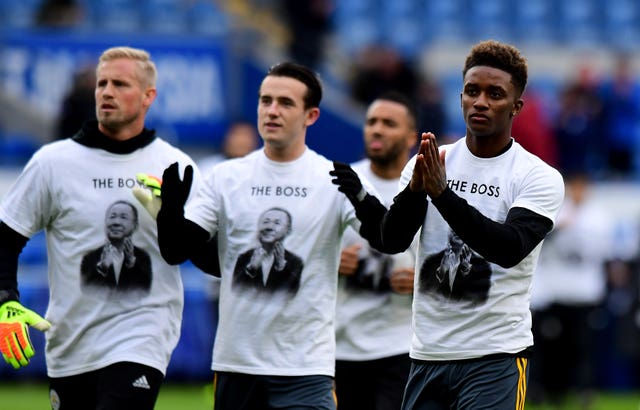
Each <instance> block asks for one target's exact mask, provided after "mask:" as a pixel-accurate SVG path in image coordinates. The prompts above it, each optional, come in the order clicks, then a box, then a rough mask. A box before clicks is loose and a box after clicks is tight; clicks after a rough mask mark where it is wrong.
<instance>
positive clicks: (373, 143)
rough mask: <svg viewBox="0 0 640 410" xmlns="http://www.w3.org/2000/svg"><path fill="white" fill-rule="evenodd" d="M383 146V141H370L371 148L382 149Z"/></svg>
mask: <svg viewBox="0 0 640 410" xmlns="http://www.w3.org/2000/svg"><path fill="white" fill-rule="evenodd" d="M382 148H383V144H382V141H380V140H374V141H371V142H370V143H369V149H373V150H380V149H382Z"/></svg>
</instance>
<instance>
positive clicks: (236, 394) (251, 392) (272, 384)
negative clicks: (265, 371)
mask: <svg viewBox="0 0 640 410" xmlns="http://www.w3.org/2000/svg"><path fill="white" fill-rule="evenodd" d="M213 389H214V405H213V408H214V410H255V409H261V410H268V409H287V410H298V409H300V410H302V409H317V410H336V398H335V391H334V389H333V378H332V377H329V376H320V375H311V376H262V375H253V374H244V373H229V372H215V374H214V379H213Z"/></svg>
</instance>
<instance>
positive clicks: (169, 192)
mask: <svg viewBox="0 0 640 410" xmlns="http://www.w3.org/2000/svg"><path fill="white" fill-rule="evenodd" d="M192 182H193V167H192V166H191V165H187V167H186V168H185V169H184V179H183V180H180V171H179V169H178V163H177V162H174V163H173V164H171V165H169V167H168V168H167V169H165V170H164V172H163V173H162V189H161V194H160V195H161V198H162V208H164V209H165V210H170V211H173V212H176V211H177V212H179V213H184V212H180V210H183V209H184V204H185V203H186V202H187V198H188V197H189V191H190V190H191V183H192Z"/></svg>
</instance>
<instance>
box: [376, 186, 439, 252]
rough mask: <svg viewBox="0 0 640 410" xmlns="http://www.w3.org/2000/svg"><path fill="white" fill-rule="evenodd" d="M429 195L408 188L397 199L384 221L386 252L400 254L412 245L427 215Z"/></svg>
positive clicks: (394, 199)
mask: <svg viewBox="0 0 640 410" xmlns="http://www.w3.org/2000/svg"><path fill="white" fill-rule="evenodd" d="M427 205H428V202H427V194H426V193H425V192H412V191H411V190H410V189H409V186H407V187H406V188H405V189H404V190H403V191H401V192H400V193H399V194H398V195H396V197H395V198H393V203H392V204H391V206H390V207H389V210H388V211H387V213H386V214H385V215H384V218H383V220H382V243H383V247H384V250H385V252H387V253H399V252H403V251H405V250H406V249H407V248H409V246H410V245H411V242H412V241H413V238H414V237H415V235H416V233H417V232H418V230H419V229H420V227H421V226H422V223H423V222H424V218H425V215H426V214H427Z"/></svg>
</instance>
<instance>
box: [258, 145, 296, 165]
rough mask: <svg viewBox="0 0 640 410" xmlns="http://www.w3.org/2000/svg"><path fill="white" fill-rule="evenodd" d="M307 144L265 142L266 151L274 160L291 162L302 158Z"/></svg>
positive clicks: (268, 156)
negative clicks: (286, 144) (282, 144)
mask: <svg viewBox="0 0 640 410" xmlns="http://www.w3.org/2000/svg"><path fill="white" fill-rule="evenodd" d="M305 150H306V146H305V145H304V144H296V145H288V146H275V145H274V144H265V145H264V153H265V155H266V156H267V158H269V159H270V160H272V161H276V162H291V161H295V160H296V159H298V158H300V157H301V156H302V154H304V151H305Z"/></svg>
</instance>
